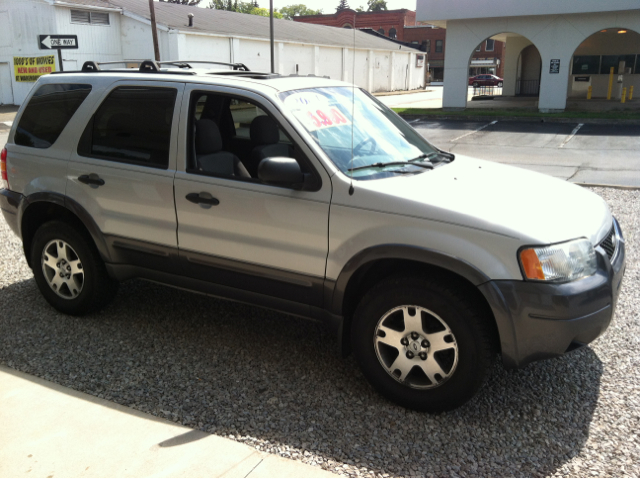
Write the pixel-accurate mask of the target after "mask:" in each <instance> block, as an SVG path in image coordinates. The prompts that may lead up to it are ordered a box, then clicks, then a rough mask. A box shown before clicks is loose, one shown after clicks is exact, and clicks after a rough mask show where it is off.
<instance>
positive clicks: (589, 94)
mask: <svg viewBox="0 0 640 479" xmlns="http://www.w3.org/2000/svg"><path fill="white" fill-rule="evenodd" d="M592 93H593V87H592V86H589V89H588V90H587V100H591V94H592Z"/></svg>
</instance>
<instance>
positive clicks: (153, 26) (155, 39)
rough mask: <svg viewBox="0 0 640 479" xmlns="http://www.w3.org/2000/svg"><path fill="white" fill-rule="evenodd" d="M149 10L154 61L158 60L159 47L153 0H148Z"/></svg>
mask: <svg viewBox="0 0 640 479" xmlns="http://www.w3.org/2000/svg"><path fill="white" fill-rule="evenodd" d="M149 10H150V11H151V35H152V36H153V53H154V54H155V56H156V61H157V62H159V61H160V48H159V47H158V30H157V28H156V9H155V8H154V6H153V0H149Z"/></svg>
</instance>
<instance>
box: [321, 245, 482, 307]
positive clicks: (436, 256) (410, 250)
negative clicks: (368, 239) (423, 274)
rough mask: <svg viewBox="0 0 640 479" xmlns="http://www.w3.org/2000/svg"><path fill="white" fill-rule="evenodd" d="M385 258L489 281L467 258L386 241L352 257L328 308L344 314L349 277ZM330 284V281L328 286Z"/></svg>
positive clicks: (477, 282) (473, 282) (476, 280)
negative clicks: (463, 258)
mask: <svg viewBox="0 0 640 479" xmlns="http://www.w3.org/2000/svg"><path fill="white" fill-rule="evenodd" d="M383 259H396V260H409V261H416V262H418V263H423V264H426V265H432V266H438V267H441V268H443V269H446V270H449V271H451V272H454V273H457V274H459V275H460V276H462V277H463V278H465V279H467V280H469V281H470V282H471V283H472V284H474V285H476V286H478V285H480V284H482V283H486V282H487V281H489V278H488V277H487V276H486V275H485V274H484V273H482V272H481V271H479V270H478V269H476V268H475V267H474V266H472V265H471V264H469V263H467V262H466V261H464V260H462V259H460V258H456V257H454V256H450V255H447V254H444V253H440V252H438V251H433V250H429V249H427V248H420V247H416V246H408V245H402V244H386V245H379V246H372V247H371V248H367V249H365V250H363V251H361V252H360V253H358V254H357V255H355V256H354V257H353V258H351V259H350V260H349V261H347V263H346V264H345V265H344V268H342V271H341V272H340V275H339V276H338V279H337V280H336V282H335V288H334V289H333V293H332V294H329V292H326V293H325V297H326V298H328V296H329V295H330V296H331V302H330V303H326V307H327V308H328V309H329V310H330V312H331V313H333V314H343V311H342V308H343V304H344V300H345V294H346V290H347V287H348V284H349V280H350V279H351V278H352V277H353V275H354V274H355V273H356V271H358V270H359V269H360V268H361V267H363V266H365V265H366V264H367V263H372V262H374V261H378V260H383ZM328 284H329V283H327V285H328Z"/></svg>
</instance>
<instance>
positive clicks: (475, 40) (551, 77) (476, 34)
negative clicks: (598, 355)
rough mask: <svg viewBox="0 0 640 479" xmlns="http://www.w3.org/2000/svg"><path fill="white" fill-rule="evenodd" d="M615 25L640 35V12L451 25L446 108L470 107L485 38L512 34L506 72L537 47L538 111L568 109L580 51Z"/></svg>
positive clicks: (508, 86)
mask: <svg viewBox="0 0 640 479" xmlns="http://www.w3.org/2000/svg"><path fill="white" fill-rule="evenodd" d="M612 25H624V26H625V27H626V28H629V29H631V30H634V31H640V9H636V10H628V11H619V12H603V13H584V14H566V15H535V16H533V15H532V16H518V17H504V18H476V19H465V20H450V21H447V23H446V27H447V49H446V53H445V73H444V78H445V81H444V93H443V106H444V108H445V109H449V110H460V109H464V108H466V106H467V95H466V91H467V87H468V64H469V52H470V51H472V49H473V48H474V47H475V46H476V45H478V44H479V43H480V42H482V41H483V40H484V39H486V38H492V37H494V36H496V35H499V33H500V32H509V35H510V36H507V37H506V58H505V70H506V68H507V63H509V64H510V65H511V66H509V68H511V69H517V61H515V62H514V61H513V59H512V58H511V57H512V56H515V55H519V54H520V52H521V51H522V49H523V48H525V46H528V44H527V45H525V43H527V42H529V43H532V44H534V45H535V46H536V48H537V49H538V51H539V52H540V58H541V64H542V69H541V75H540V98H539V101H538V108H539V109H540V110H541V111H562V110H564V109H565V107H566V104H567V84H568V80H569V76H570V73H571V62H572V57H573V54H574V52H575V50H576V49H577V48H578V47H579V46H580V45H581V44H582V43H583V42H584V41H585V40H586V39H587V38H588V37H589V36H591V35H592V34H593V32H597V31H600V30H603V29H606V28H610V27H611V26H612ZM515 51H517V53H514V52H515ZM510 58H511V61H510V60H509V59H510ZM507 76H508V75H507V73H506V71H505V83H504V94H508V93H509V92H513V94H514V95H515V80H514V81H513V82H511V81H509V82H508V81H507Z"/></svg>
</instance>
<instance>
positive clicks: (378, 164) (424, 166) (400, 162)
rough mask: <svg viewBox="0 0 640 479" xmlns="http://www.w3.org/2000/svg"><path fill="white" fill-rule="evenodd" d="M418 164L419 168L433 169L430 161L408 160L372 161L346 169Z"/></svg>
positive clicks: (354, 169) (355, 169)
mask: <svg viewBox="0 0 640 479" xmlns="http://www.w3.org/2000/svg"><path fill="white" fill-rule="evenodd" d="M407 164H408V165H410V166H419V167H420V168H426V169H428V170H433V165H432V164H431V163H424V164H422V163H409V162H408V161H390V162H388V163H382V162H379V163H372V164H370V165H365V166H356V167H355V168H349V169H348V170H347V171H357V170H366V169H367V168H384V167H385V166H407Z"/></svg>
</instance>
